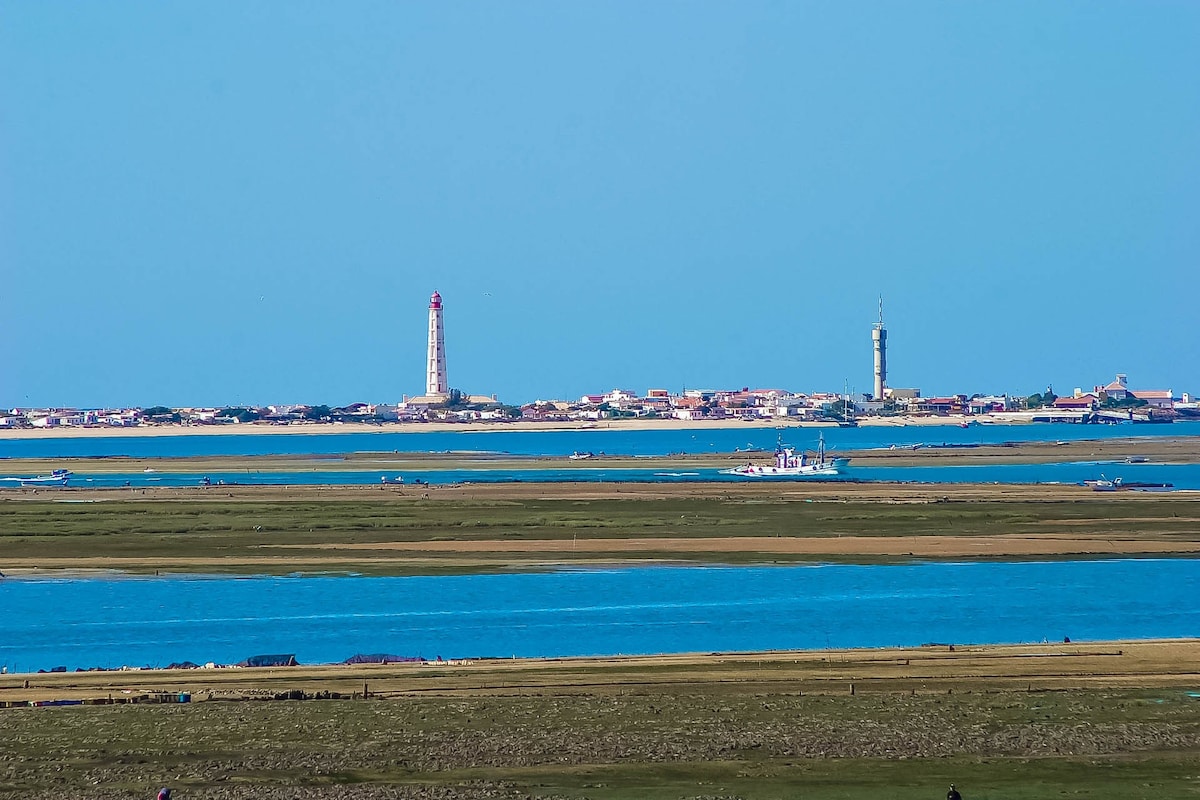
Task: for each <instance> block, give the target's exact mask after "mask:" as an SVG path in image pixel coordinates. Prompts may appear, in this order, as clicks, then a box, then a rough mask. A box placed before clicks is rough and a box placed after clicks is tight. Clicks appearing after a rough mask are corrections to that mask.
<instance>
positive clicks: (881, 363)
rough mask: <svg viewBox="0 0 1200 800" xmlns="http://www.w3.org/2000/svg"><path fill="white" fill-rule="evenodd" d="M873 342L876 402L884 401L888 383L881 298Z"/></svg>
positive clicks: (880, 299)
mask: <svg viewBox="0 0 1200 800" xmlns="http://www.w3.org/2000/svg"><path fill="white" fill-rule="evenodd" d="M871 342H872V344H873V345H874V346H875V400H883V387H884V385H885V384H886V383H887V328H885V327H883V298H882V297H881V298H879V322H878V323H877V324H876V325H875V328H874V330H872V331H871Z"/></svg>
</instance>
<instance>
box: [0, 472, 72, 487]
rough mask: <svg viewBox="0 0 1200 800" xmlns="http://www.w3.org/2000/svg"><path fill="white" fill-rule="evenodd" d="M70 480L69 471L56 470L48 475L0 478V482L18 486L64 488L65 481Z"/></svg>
mask: <svg viewBox="0 0 1200 800" xmlns="http://www.w3.org/2000/svg"><path fill="white" fill-rule="evenodd" d="M70 478H71V470H69V469H56V470H54V471H53V472H51V473H50V474H49V475H33V476H30V477H28V478H25V477H10V478H0V481H8V482H11V483H15V484H17V485H18V486H66V485H67V481H68V480H70Z"/></svg>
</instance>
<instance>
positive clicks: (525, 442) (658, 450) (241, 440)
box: [0, 421, 1200, 459]
mask: <svg viewBox="0 0 1200 800" xmlns="http://www.w3.org/2000/svg"><path fill="white" fill-rule="evenodd" d="M384 430H386V429H384ZM822 431H823V432H824V435H825V441H826V442H827V443H828V444H829V445H830V446H831V447H834V448H838V449H841V450H858V449H865V448H882V447H890V446H891V445H896V446H897V447H908V446H912V445H916V444H926V445H930V444H956V445H963V444H967V445H970V444H980V445H981V444H999V443H1002V442H1008V441H1012V442H1053V441H1076V440H1080V439H1113V438H1129V437H1131V436H1138V437H1150V436H1200V421H1189V422H1175V423H1172V424H1163V425H1074V424H1067V423H1054V424H1033V425H974V426H971V427H969V428H959V427H956V426H953V425H939V426H933V427H925V426H909V427H902V426H896V427H862V428H824V429H821V431H818V430H814V429H812V428H788V429H787V430H786V431H785V435H786V436H787V438H788V440H789V444H792V445H794V446H797V447H813V446H815V445H816V442H817V436H818V435H819V433H820V432H822ZM778 433H779V431H777V430H775V429H773V428H752V427H749V426H747V427H745V428H737V427H733V428H706V427H704V425H703V423H697V426H696V427H693V428H685V429H680V430H627V429H622V428H611V429H610V428H602V427H601V428H594V429H588V430H569V431H533V430H527V429H526V430H522V429H520V428H519V427H514V429H512V430H503V431H493V432H487V431H473V430H471V429H470V428H469V427H465V428H464V430H462V431H454V432H445V431H439V432H435V433H388V432H383V431H381V432H379V433H313V434H304V433H296V434H291V433H289V434H287V435H271V434H211V435H204V436H130V437H96V438H78V439H67V438H61V439H60V438H56V437H55V438H41V439H0V459H3V458H72V457H94V456H118V455H123V456H131V457H136V458H167V457H170V458H182V457H188V456H217V455H227V456H251V455H308V454H336V453H358V452H376V453H378V452H393V451H395V452H405V453H414V452H422V453H429V452H463V451H476V452H489V453H510V454H513V455H528V456H566V455H570V454H571V453H573V452H576V451H580V452H583V451H591V452H595V453H599V452H604V453H607V454H609V455H632V456H661V455H669V454H671V453H681V452H682V453H728V452H732V451H733V450H735V449H739V448H741V449H745V448H747V447H756V448H761V449H764V450H768V451H769V450H772V449H774V447H775V441H776V437H777V436H778Z"/></svg>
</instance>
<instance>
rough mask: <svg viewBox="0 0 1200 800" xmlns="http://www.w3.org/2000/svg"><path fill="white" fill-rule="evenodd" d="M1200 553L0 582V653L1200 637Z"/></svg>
mask: <svg viewBox="0 0 1200 800" xmlns="http://www.w3.org/2000/svg"><path fill="white" fill-rule="evenodd" d="M1198 597H1200V560H1195V559H1172V560H1158V559H1145V560H1137V559H1125V560H1109V561H1063V562H1047V563H920V564H910V565H898V566H843V565H820V566H779V567H736V568H732V567H730V568H724V567H651V568H633V569H617V570H577V571H560V572H546V573H535V574H503V575H466V576H453V577H406V578H375V577H370V578H369V577H289V578H272V577H253V578H205V577H179V578H134V577H128V578H111V579H107V578H106V579H75V580H63V579H13V578H7V579H3V580H0V607H2V608H3V609H4V613H3V614H0V665H3V666H7V667H8V669H9V670H10V671H36V670H38V669H49V668H52V667H57V666H63V667H66V668H67V669H75V668H79V667H83V668H87V667H93V666H100V667H109V668H111V667H118V666H122V665H130V666H152V667H153V666H166V665H167V664H170V663H172V662H179V661H185V660H189V661H193V662H196V663H201V664H202V663H205V662H208V661H214V662H217V663H233V662H236V661H239V660H242V659H244V658H247V657H249V656H252V655H258V654H268V653H269V654H276V653H294V654H295V655H296V657H297V659H298V660H299V661H300V662H301V663H329V662H337V661H342V660H344V659H346V658H349V657H350V656H352V655H354V654H356V653H380V652H386V653H392V654H396V655H401V656H410V657H424V658H428V659H435V658H437V657H438V656H441V657H443V658H447V659H448V658H464V657H466V658H470V657H479V656H497V657H509V656H518V657H533V658H537V657H564V656H583V655H617V654H650V653H682V652H717V651H720V652H727V651H757V650H774V649H809V648H829V647H835V648H843V647H881V646H890V645H921V644H926V643H933V642H940V643H957V644H967V643H975V644H983V643H1017V642H1040V641H1043V640H1050V641H1061V640H1062V639H1063V637H1067V636H1069V637H1070V638H1071V639H1072V640H1074V641H1086V640H1108V639H1124V638H1129V639H1143V638H1165V637H1192V636H1197V635H1200V603H1197V598H1198Z"/></svg>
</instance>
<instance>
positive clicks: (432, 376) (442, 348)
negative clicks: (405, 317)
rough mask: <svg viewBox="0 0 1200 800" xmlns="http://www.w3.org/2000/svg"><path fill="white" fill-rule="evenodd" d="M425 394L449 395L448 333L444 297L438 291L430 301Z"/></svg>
mask: <svg viewBox="0 0 1200 800" xmlns="http://www.w3.org/2000/svg"><path fill="white" fill-rule="evenodd" d="M425 394H426V396H428V397H449V396H450V383H449V382H448V381H447V380H446V333H445V329H444V328H443V325H442V297H441V295H439V294H438V293H437V292H434V293H433V298H432V299H431V300H430V301H429V357H428V359H427V363H426V368H425Z"/></svg>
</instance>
